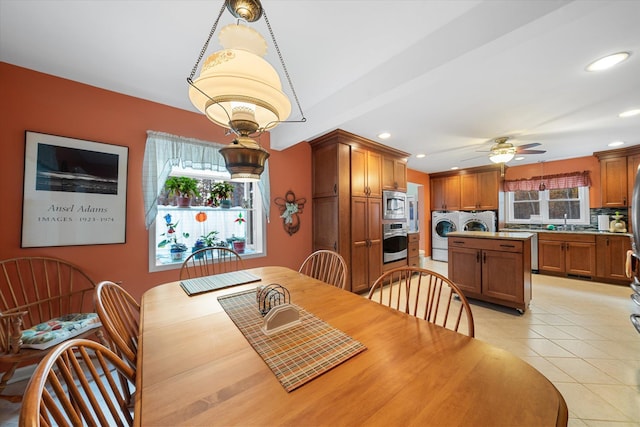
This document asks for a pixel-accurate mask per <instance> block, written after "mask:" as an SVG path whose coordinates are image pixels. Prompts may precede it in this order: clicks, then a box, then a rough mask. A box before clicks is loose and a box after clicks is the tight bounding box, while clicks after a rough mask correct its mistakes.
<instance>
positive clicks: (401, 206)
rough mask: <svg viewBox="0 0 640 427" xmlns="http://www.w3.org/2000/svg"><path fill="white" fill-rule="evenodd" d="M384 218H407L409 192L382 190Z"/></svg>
mask: <svg viewBox="0 0 640 427" xmlns="http://www.w3.org/2000/svg"><path fill="white" fill-rule="evenodd" d="M382 219H385V220H403V221H406V219H407V194H406V193H402V192H400V191H383V192H382Z"/></svg>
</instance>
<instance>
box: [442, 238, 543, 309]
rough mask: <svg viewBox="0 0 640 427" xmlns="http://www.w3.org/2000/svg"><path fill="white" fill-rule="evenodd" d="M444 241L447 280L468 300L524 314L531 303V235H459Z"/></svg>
mask: <svg viewBox="0 0 640 427" xmlns="http://www.w3.org/2000/svg"><path fill="white" fill-rule="evenodd" d="M447 237H448V240H449V278H450V279H451V280H453V281H454V282H455V283H456V284H457V285H458V286H459V287H460V289H461V290H462V291H463V292H464V295H465V296H466V297H467V298H473V299H478V300H482V301H487V302H490V303H493V304H499V305H503V306H506V307H512V308H515V309H516V310H518V312H520V313H521V314H522V313H524V312H525V310H526V309H527V307H528V306H529V302H530V301H531V238H532V237H533V234H532V233H525V232H494V233H491V232H484V231H458V232H453V233H449V234H448V235H447Z"/></svg>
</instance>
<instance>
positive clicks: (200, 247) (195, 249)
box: [191, 243, 206, 259]
mask: <svg viewBox="0 0 640 427" xmlns="http://www.w3.org/2000/svg"><path fill="white" fill-rule="evenodd" d="M205 247H206V246H205V245H204V243H203V244H198V245H195V246H194V247H192V248H191V253H194V252H197V251H199V250H200V249H204V248H205ZM202 257H204V253H201V254H197V255H196V256H194V258H195V259H202Z"/></svg>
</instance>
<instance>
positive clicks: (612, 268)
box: [596, 234, 631, 284]
mask: <svg viewBox="0 0 640 427" xmlns="http://www.w3.org/2000/svg"><path fill="white" fill-rule="evenodd" d="M630 249H631V237H629V236H627V235H619V236H616V235H613V234H606V235H599V236H596V276H597V278H598V279H600V280H602V281H612V282H614V283H621V284H627V283H629V281H630V279H628V278H627V276H626V274H625V261H626V256H627V251H628V250H630Z"/></svg>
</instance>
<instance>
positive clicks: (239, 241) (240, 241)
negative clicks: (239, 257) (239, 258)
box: [231, 237, 245, 254]
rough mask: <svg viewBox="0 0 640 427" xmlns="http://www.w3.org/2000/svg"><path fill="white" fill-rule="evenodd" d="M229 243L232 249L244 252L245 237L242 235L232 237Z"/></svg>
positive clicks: (240, 252)
mask: <svg viewBox="0 0 640 427" xmlns="http://www.w3.org/2000/svg"><path fill="white" fill-rule="evenodd" d="M232 239H233V240H232V241H231V244H232V246H233V250H234V251H236V252H237V253H239V254H243V253H244V248H245V239H244V237H232Z"/></svg>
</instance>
